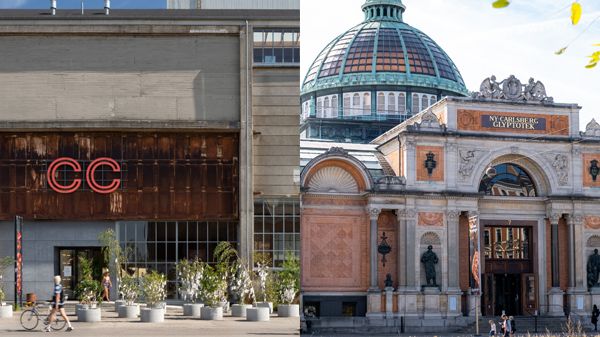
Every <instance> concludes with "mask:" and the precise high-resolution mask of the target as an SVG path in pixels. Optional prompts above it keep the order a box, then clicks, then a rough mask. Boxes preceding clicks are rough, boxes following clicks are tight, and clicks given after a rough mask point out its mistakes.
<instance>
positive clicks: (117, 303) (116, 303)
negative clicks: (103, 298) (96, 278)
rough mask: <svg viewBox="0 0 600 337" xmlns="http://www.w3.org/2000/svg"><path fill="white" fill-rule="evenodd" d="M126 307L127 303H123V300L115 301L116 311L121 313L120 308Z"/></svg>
mask: <svg viewBox="0 0 600 337" xmlns="http://www.w3.org/2000/svg"><path fill="white" fill-rule="evenodd" d="M124 305H125V301H123V300H117V301H115V311H116V312H119V307H122V306H124Z"/></svg>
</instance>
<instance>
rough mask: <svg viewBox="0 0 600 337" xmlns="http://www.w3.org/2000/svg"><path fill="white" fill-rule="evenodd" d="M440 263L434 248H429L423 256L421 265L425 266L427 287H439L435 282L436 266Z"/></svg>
mask: <svg viewBox="0 0 600 337" xmlns="http://www.w3.org/2000/svg"><path fill="white" fill-rule="evenodd" d="M438 261H439V260H438V257H437V255H436V254H435V253H434V252H433V247H432V246H431V245H429V246H427V251H426V252H425V253H423V256H421V263H423V264H424V265H425V279H426V280H427V285H426V287H437V282H436V281H435V265H436V264H437V263H438Z"/></svg>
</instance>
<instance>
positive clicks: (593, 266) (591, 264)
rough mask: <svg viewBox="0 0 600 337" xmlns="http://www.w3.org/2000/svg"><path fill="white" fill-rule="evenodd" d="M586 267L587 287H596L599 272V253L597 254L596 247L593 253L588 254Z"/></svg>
mask: <svg viewBox="0 0 600 337" xmlns="http://www.w3.org/2000/svg"><path fill="white" fill-rule="evenodd" d="M586 269H587V282H588V287H589V288H593V287H597V286H598V274H599V273H600V255H598V249H594V254H592V255H590V257H589V259H588V263H587V268H586Z"/></svg>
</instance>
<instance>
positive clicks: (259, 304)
mask: <svg viewBox="0 0 600 337" xmlns="http://www.w3.org/2000/svg"><path fill="white" fill-rule="evenodd" d="M256 307H258V308H269V314H272V313H273V302H256Z"/></svg>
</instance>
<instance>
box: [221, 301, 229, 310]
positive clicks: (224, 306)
mask: <svg viewBox="0 0 600 337" xmlns="http://www.w3.org/2000/svg"><path fill="white" fill-rule="evenodd" d="M220 305H221V307H222V308H223V312H229V302H221V304H220Z"/></svg>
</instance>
